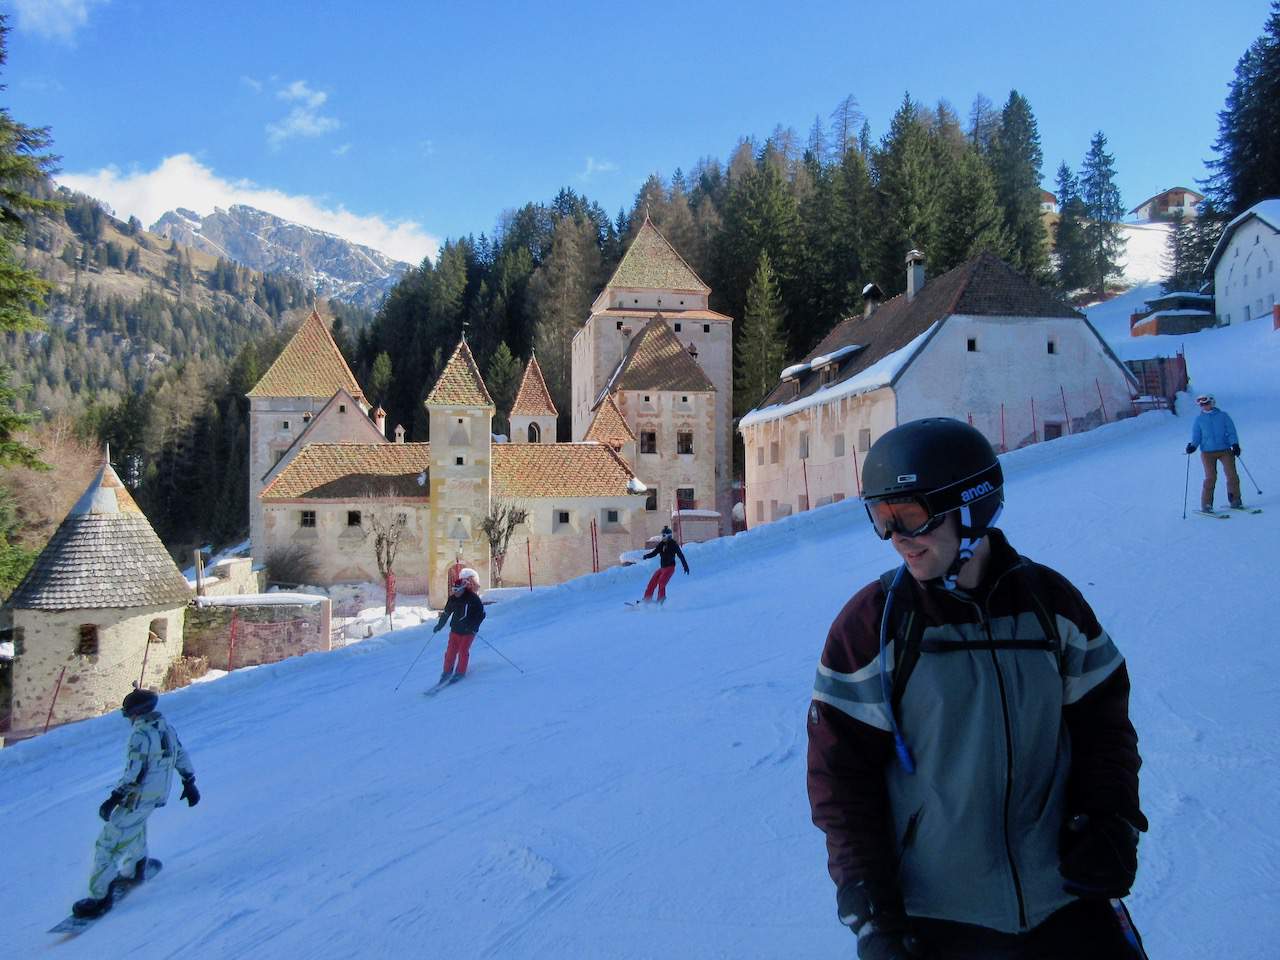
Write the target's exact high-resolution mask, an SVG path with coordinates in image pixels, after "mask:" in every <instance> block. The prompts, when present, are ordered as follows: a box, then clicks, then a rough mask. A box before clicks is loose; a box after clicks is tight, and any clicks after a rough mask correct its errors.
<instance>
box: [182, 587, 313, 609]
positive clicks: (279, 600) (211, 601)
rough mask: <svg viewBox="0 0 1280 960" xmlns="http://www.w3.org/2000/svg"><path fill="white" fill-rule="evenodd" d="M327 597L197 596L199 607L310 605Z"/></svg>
mask: <svg viewBox="0 0 1280 960" xmlns="http://www.w3.org/2000/svg"><path fill="white" fill-rule="evenodd" d="M326 599H327V598H326V597H318V596H316V595H314V594H311V593H287V592H285V591H280V592H279V593H233V594H229V595H228V596H225V597H196V606H197V607H304V606H306V607H309V606H313V605H315V604H318V603H323V602H324V601H325V600H326Z"/></svg>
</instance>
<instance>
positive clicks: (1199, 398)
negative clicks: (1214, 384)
mask: <svg viewBox="0 0 1280 960" xmlns="http://www.w3.org/2000/svg"><path fill="white" fill-rule="evenodd" d="M1215 402H1216V401H1215V400H1214V399H1213V394H1212V393H1201V394H1197V395H1196V403H1215Z"/></svg>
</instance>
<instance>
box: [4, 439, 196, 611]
mask: <svg viewBox="0 0 1280 960" xmlns="http://www.w3.org/2000/svg"><path fill="white" fill-rule="evenodd" d="M191 593H192V590H191V587H190V585H189V584H188V583H187V580H186V578H185V577H183V575H182V574H181V573H180V572H179V570H178V567H177V565H176V564H175V563H174V562H173V560H172V559H171V558H170V557H169V554H168V551H166V550H165V548H164V544H163V543H161V542H160V538H159V537H157V536H156V532H155V531H154V530H153V529H151V524H150V523H148V522H147V518H146V516H145V515H144V514H143V513H142V511H141V510H139V509H138V505H137V503H135V502H134V499H133V497H131V496H130V495H129V491H128V490H127V489H126V488H125V486H124V484H123V483H121V482H120V478H119V477H118V476H117V475H116V472H115V471H114V470H113V469H111V465H110V464H109V463H103V465H102V469H101V470H99V471H98V475H97V476H96V477H95V478H94V480H93V482H92V483H90V484H89V486H88V488H86V490H85V492H84V494H83V495H82V496H81V497H80V499H79V500H78V501H77V502H76V505H75V506H74V507H72V508H71V511H70V512H69V513H68V514H67V516H66V518H65V519H64V520H63V521H62V523H61V525H59V527H58V529H57V530H56V531H55V532H54V534H53V537H52V538H51V539H50V540H49V542H48V544H47V545H46V546H45V548H44V550H43V551H42V552H41V553H40V556H39V557H38V558H37V559H36V562H35V565H34V566H32V568H31V570H30V571H29V572H28V573H27V576H26V577H25V578H24V579H23V581H22V583H20V584H19V585H18V588H17V589H16V590H14V591H13V595H12V596H10V597H9V600H8V605H9V606H10V607H14V608H16V609H20V610H99V609H108V610H119V609H128V608H132V607H160V606H171V605H177V604H184V603H186V602H187V601H188V600H189V599H190V598H191Z"/></svg>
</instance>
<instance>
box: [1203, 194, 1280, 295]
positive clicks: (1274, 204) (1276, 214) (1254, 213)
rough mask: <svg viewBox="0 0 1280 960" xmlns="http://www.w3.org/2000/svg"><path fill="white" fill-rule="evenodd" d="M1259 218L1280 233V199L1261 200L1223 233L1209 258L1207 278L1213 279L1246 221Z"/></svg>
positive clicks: (1231, 223) (1233, 221) (1230, 224)
mask: <svg viewBox="0 0 1280 960" xmlns="http://www.w3.org/2000/svg"><path fill="white" fill-rule="evenodd" d="M1252 217H1257V218H1258V219H1259V220H1261V221H1262V222H1263V223H1265V224H1266V225H1267V226H1269V227H1270V228H1271V229H1272V230H1274V231H1276V233H1280V197H1272V198H1271V199H1269V200H1259V201H1258V202H1257V203H1255V204H1254V205H1253V206H1252V207H1250V208H1249V209H1248V210H1246V211H1245V212H1244V213H1242V214H1240V216H1238V217H1236V218H1235V219H1234V220H1232V221H1231V222H1230V223H1228V224H1227V225H1226V227H1225V228H1224V229H1223V231H1222V236H1220V237H1219V238H1218V243H1217V246H1215V247H1214V248H1213V254H1212V255H1211V256H1210V257H1209V264H1208V266H1206V267H1205V268H1204V273H1205V276H1206V277H1207V278H1209V279H1213V271H1214V270H1215V269H1216V268H1217V266H1218V261H1219V260H1220V259H1221V258H1222V255H1223V254H1224V253H1225V252H1226V250H1227V245H1228V244H1229V243H1230V242H1231V237H1232V235H1233V234H1235V232H1236V228H1237V227H1239V226H1240V225H1241V224H1242V223H1244V222H1245V221H1246V220H1249V219H1250V218H1252Z"/></svg>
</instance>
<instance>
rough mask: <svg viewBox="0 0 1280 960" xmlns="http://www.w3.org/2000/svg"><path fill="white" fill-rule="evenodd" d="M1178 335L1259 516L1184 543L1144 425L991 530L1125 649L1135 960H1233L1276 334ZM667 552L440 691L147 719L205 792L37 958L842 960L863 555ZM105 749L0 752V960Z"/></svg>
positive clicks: (1278, 425) (777, 540) (100, 732)
mask: <svg viewBox="0 0 1280 960" xmlns="http://www.w3.org/2000/svg"><path fill="white" fill-rule="evenodd" d="M1176 340H1177V343H1176V344H1172V345H1171V346H1173V347H1176V346H1177V345H1178V344H1181V345H1183V346H1184V347H1185V349H1186V352H1187V357H1188V362H1189V364H1190V367H1191V372H1192V376H1193V377H1194V378H1195V382H1196V384H1197V385H1198V388H1199V389H1212V390H1213V391H1214V392H1216V393H1217V395H1218V398H1219V401H1220V403H1221V405H1222V406H1223V408H1224V409H1225V410H1227V411H1228V412H1229V413H1230V414H1231V415H1232V416H1233V417H1234V418H1235V420H1236V423H1237V425H1238V426H1239V428H1240V432H1241V440H1242V445H1243V447H1244V453H1245V461H1244V462H1245V463H1246V464H1247V465H1248V466H1249V468H1250V469H1251V470H1252V471H1253V475H1254V476H1255V477H1256V478H1257V481H1258V482H1259V483H1260V484H1261V486H1262V489H1263V490H1264V491H1267V492H1266V493H1265V494H1264V495H1262V496H1258V495H1257V494H1255V492H1254V490H1255V487H1254V485H1253V484H1252V483H1250V482H1249V480H1248V478H1247V477H1243V478H1242V479H1243V480H1244V484H1245V488H1244V489H1245V498H1246V501H1249V502H1256V503H1259V504H1261V505H1263V506H1265V507H1266V509H1267V512H1265V513H1263V514H1262V515H1259V516H1245V515H1233V516H1232V518H1231V519H1230V520H1227V521H1213V520H1203V519H1195V518H1191V519H1185V520H1184V519H1182V503H1183V490H1184V483H1185V482H1186V476H1187V474H1186V467H1187V465H1188V458H1187V457H1185V456H1184V455H1183V453H1182V449H1183V445H1184V444H1185V443H1186V440H1187V437H1188V435H1189V432H1190V426H1191V423H1190V419H1189V417H1187V416H1183V417H1174V416H1172V415H1170V414H1168V413H1151V414H1146V415H1144V416H1142V417H1140V418H1137V419H1133V420H1128V421H1125V422H1122V423H1118V424H1114V425H1110V426H1107V427H1104V428H1102V429H1100V430H1096V431H1094V432H1091V433H1088V434H1082V435H1079V436H1074V437H1066V438H1063V439H1060V440H1055V441H1053V442H1051V443H1045V444H1041V445H1039V446H1036V447H1033V448H1029V449H1026V450H1022V451H1017V452H1014V453H1012V454H1009V455H1008V456H1006V457H1005V458H1004V463H1005V468H1006V472H1007V478H1008V480H1007V483H1008V487H1007V493H1008V506H1007V509H1006V512H1005V516H1004V520H1003V523H1002V526H1003V527H1004V529H1005V530H1006V532H1007V533H1008V534H1009V536H1010V539H1011V541H1012V542H1013V544H1014V545H1015V546H1016V547H1017V548H1018V549H1019V550H1021V551H1022V552H1024V553H1026V554H1028V555H1030V556H1032V557H1034V558H1037V559H1040V560H1042V561H1044V562H1047V563H1049V564H1051V565H1053V566H1055V567H1057V568H1058V569H1060V570H1062V571H1063V572H1064V573H1065V574H1066V575H1067V576H1069V577H1070V578H1071V579H1072V580H1073V581H1074V582H1075V583H1076V584H1077V585H1078V586H1079V587H1080V588H1081V590H1082V591H1083V592H1084V594H1085V596H1086V597H1087V598H1088V600H1089V601H1090V602H1091V603H1092V604H1093V606H1094V608H1095V609H1096V611H1097V613H1098V615H1099V618H1100V619H1101V621H1102V622H1103V623H1104V624H1105V625H1106V626H1107V628H1108V629H1109V630H1110V631H1111V633H1112V635H1113V636H1114V637H1115V638H1116V641H1117V643H1118V644H1119V645H1120V647H1121V649H1122V650H1123V651H1124V653H1125V654H1126V656H1127V657H1128V661H1129V669H1130V671H1131V674H1132V680H1133V706H1132V711H1133V717H1134V721H1135V724H1136V726H1137V729H1138V732H1139V735H1140V737H1141V750H1142V754H1143V757H1144V760H1145V767H1144V769H1143V775H1142V794H1143V804H1144V807H1145V809H1146V812H1147V814H1148V816H1149V817H1150V820H1151V832H1150V833H1149V834H1147V835H1146V836H1145V837H1144V839H1143V843H1142V848H1141V853H1140V856H1141V869H1140V872H1139V877H1138V883H1137V886H1136V889H1135V891H1134V894H1133V896H1132V897H1131V898H1130V901H1129V902H1130V905H1131V908H1132V911H1133V914H1134V916H1135V918H1136V920H1137V922H1138V924H1139V926H1140V927H1141V929H1142V930H1143V931H1144V933H1145V936H1146V939H1147V943H1148V948H1149V951H1150V954H1151V956H1152V957H1157V958H1160V960H1192V958H1196V960H1200V958H1203V957H1206V956H1213V957H1231V958H1233V960H1251V958H1252V960H1262V958H1273V957H1275V956H1276V949H1277V948H1276V944H1277V942H1280V904H1278V903H1277V899H1278V898H1277V891H1278V890H1280V840H1278V836H1280V827H1277V819H1276V816H1275V804H1276V798H1277V796H1280V790H1278V787H1280V763H1278V761H1280V756H1278V754H1280V747H1277V743H1276V740H1277V731H1280V707H1278V706H1277V704H1280V679H1278V678H1280V644H1277V643H1276V629H1275V626H1274V618H1275V616H1276V613H1275V587H1276V583H1277V575H1276V567H1277V559H1278V552H1280V550H1278V548H1277V546H1276V544H1277V542H1278V541H1280V498H1277V497H1276V496H1275V488H1276V484H1277V482H1280V377H1277V376H1276V370H1277V366H1280V332H1273V331H1272V330H1271V329H1270V328H1269V326H1268V325H1264V324H1263V323H1261V322H1254V323H1252V324H1246V325H1243V326H1238V327H1235V328H1231V329H1225V330H1215V331H1209V332H1205V333H1200V334H1196V335H1194V336H1188V337H1180V338H1176ZM1158 345H1159V344H1158V343H1157V342H1156V341H1154V340H1151V339H1148V341H1147V343H1146V344H1145V345H1144V346H1143V347H1142V351H1141V352H1143V353H1146V354H1148V355H1149V354H1150V353H1151V352H1153V348H1154V347H1156V346H1158ZM1191 466H1192V468H1193V472H1192V473H1191V486H1192V491H1191V498H1192V501H1191V504H1192V505H1193V506H1194V498H1195V496H1196V491H1195V484H1196V482H1197V481H1196V472H1197V471H1198V464H1196V463H1193V464H1191ZM1224 496H1225V494H1224V492H1223V490H1222V487H1221V485H1220V486H1219V502H1221V501H1222V499H1223V498H1224ZM688 558H689V563H690V565H691V567H692V571H693V572H692V575H691V576H688V577H685V576H683V575H682V574H677V575H676V578H675V579H674V580H673V582H672V585H671V599H670V600H669V601H668V603H667V605H666V607H665V608H663V609H658V610H638V611H633V610H630V609H627V608H625V607H624V606H623V603H622V601H623V600H626V599H633V598H635V597H637V596H638V595H639V593H640V591H641V590H642V586H643V583H644V580H645V578H646V577H647V576H648V573H649V570H648V567H647V565H646V566H645V567H644V568H628V569H615V570H611V571H608V572H606V573H603V574H600V575H597V576H594V577H588V578H583V579H580V580H577V581H574V582H571V583H568V584H565V585H563V586H561V587H559V588H555V589H551V590H547V591H543V592H539V593H537V594H534V595H530V596H529V597H527V598H521V599H504V600H503V601H502V602H500V603H497V604H495V605H493V606H492V607H490V613H489V618H488V620H486V622H485V625H484V630H483V632H482V634H481V637H482V638H483V639H481V640H478V641H477V642H476V644H475V647H474V650H473V659H472V664H473V667H472V672H471V675H470V676H469V677H468V678H467V679H466V680H465V681H464V682H463V683H461V684H459V685H457V686H454V687H450V688H448V689H446V690H444V691H443V692H442V693H440V694H439V695H438V696H436V697H434V698H431V699H426V698H424V697H422V696H421V695H420V691H421V690H423V689H424V688H426V687H427V686H429V685H430V684H431V683H432V682H433V681H434V680H435V678H436V674H437V671H438V670H439V664H440V657H441V654H442V653H443V643H442V640H443V637H442V636H437V637H435V638H434V639H432V635H431V633H430V631H429V629H428V628H427V627H416V628H412V629H407V630H399V631H396V632H393V633H389V634H386V635H384V636H381V637H375V638H372V639H370V640H368V641H365V642H362V643H359V644H356V645H353V646H351V647H348V648H345V649H343V650H340V651H336V652H333V653H330V654H323V655H312V656H307V657H303V658H300V659H295V660H291V661H286V662H283V663H280V664H276V665H273V666H268V667H260V668H257V669H251V670H241V671H236V672H235V673H233V674H231V675H229V676H226V677H224V678H222V679H220V680H217V681H215V682H212V683H206V684H200V685H196V686H193V687H189V688H187V689H184V690H181V691H178V692H175V693H173V694H169V695H166V696H164V697H163V698H162V700H161V706H162V709H163V710H164V712H165V713H166V715H167V716H168V717H169V718H170V719H171V720H172V721H173V723H174V724H175V725H176V727H177V729H178V730H179V731H180V732H181V735H182V737H183V740H184V742H185V744H186V746H187V747H188V749H189V751H190V753H191V756H192V759H193V761H194V763H195V766H196V770H197V773H198V782H199V785H200V789H201V791H202V793H203V800H202V801H201V803H200V805H199V806H198V807H195V808H193V809H188V808H187V807H186V805H185V804H179V803H178V802H177V800H176V797H175V799H174V800H173V801H171V802H170V805H169V806H168V807H166V808H164V809H162V810H160V811H158V812H157V813H156V815H155V816H153V817H152V819H151V827H150V846H151V853H152V854H153V855H154V856H158V857H160V858H161V859H162V860H164V862H165V870H164V872H163V874H161V875H160V876H159V877H158V878H157V879H156V881H155V882H154V883H153V884H151V885H150V886H149V887H147V888H144V889H142V890H140V891H138V892H137V893H135V894H134V895H133V896H131V897H129V898H128V900H126V901H125V902H124V903H122V904H121V906H120V907H119V909H117V910H116V911H114V912H112V913H111V914H109V915H107V916H106V917H105V918H103V919H102V920H101V921H100V922H99V923H98V924H97V925H96V926H94V927H93V928H92V929H90V930H89V931H88V932H87V933H85V934H84V935H83V936H81V937H79V938H78V939H75V940H71V941H68V942H66V943H65V944H61V945H59V946H58V947H57V956H59V957H60V958H63V960H72V958H92V960H102V958H116V957H121V958H122V957H129V958H130V960H142V958H170V957H172V958H182V960H193V958H199V960H232V958H253V960H296V958H302V957H305V958H309V960H320V958H350V957H363V958H402V957H406V956H415V957H450V958H454V957H456V958H472V957H474V958H482V957H503V958H543V957H560V958H571V957H605V958H673V957H690V958H796V957H805V958H832V960H836V958H840V960H847V958H850V957H852V956H853V951H854V944H853V938H852V937H851V936H850V935H849V933H848V932H847V931H845V930H844V929H843V928H842V927H840V926H839V925H838V923H837V922H836V919H835V910H834V897H833V891H832V888H831V884H830V881H829V880H828V878H827V876H826V871H825V852H824V848H823V842H822V837H821V835H820V834H819V832H818V831H817V830H816V829H815V828H814V827H813V826H812V825H811V824H810V822H809V812H808V803H807V799H806V796H805V787H804V773H805V728H804V723H805V711H806V708H807V705H808V699H809V691H810V687H811V682H812V677H813V673H814V665H815V662H816V660H817V657H818V653H819V651H820V649H821V646H822V641H823V638H824V636H825V632H826V629H827V626H828V624H829V622H830V620H831V619H832V617H833V616H834V614H835V613H836V611H837V610H838V609H839V608H840V606H841V605H842V604H843V603H844V602H845V600H846V599H847V598H848V596H849V595H850V594H851V593H853V592H854V591H855V590H856V589H857V588H858V587H860V586H861V585H862V584H864V583H865V582H867V581H868V580H870V579H871V578H872V577H874V576H876V575H877V574H878V573H879V572H881V571H882V570H884V569H887V568H889V567H891V566H892V565H893V560H894V558H893V555H892V553H891V549H890V548H889V547H888V546H887V545H886V544H883V543H881V542H880V541H878V540H876V539H875V537H874V536H872V535H871V533H870V531H869V529H868V524H867V522H866V520H865V516H864V514H863V511H862V509H861V507H860V506H859V505H858V504H857V503H856V502H846V503H842V504H835V505H832V506H829V507H824V508H821V509H818V510H814V511H811V512H808V513H804V514H800V515H797V516H795V517H792V518H789V519H787V520H784V521H781V522H779V523H775V524H772V525H768V526H765V527H762V528H761V529H759V530H755V531H752V532H750V533H747V534H744V535H740V536H738V537H734V538H732V539H724V540H719V541H714V542H712V543H707V544H701V545H693V546H690V547H689V548H688ZM486 640H487V641H491V642H492V643H493V644H495V645H497V646H498V647H499V648H500V649H501V651H502V652H503V653H504V654H505V655H506V656H508V657H510V658H511V659H512V660H513V661H514V662H515V663H516V664H518V665H519V668H520V670H521V671H522V672H517V670H516V669H515V668H513V667H512V666H510V665H508V664H507V663H506V662H504V661H503V660H502V659H501V658H500V657H499V656H498V655H497V654H496V653H495V652H494V651H493V650H492V649H491V648H490V647H488V646H486V643H485V641H486ZM424 644H425V645H426V653H425V654H423V655H422V658H421V660H419V661H418V663H417V665H416V667H414V668H413V671H412V672H411V673H410V675H409V679H408V680H407V681H406V682H405V683H404V685H403V686H401V688H400V689H399V691H396V690H395V687H396V684H397V682H398V681H399V680H400V679H401V677H402V676H403V675H404V674H405V672H406V670H408V669H409V667H410V665H411V664H412V663H413V662H414V660H415V658H416V657H418V655H419V653H420V651H422V649H423V646H424ZM126 735H127V728H126V725H125V722H124V721H123V720H122V719H121V718H120V717H119V716H118V715H109V716H105V717H101V718H98V719H95V720H90V721H86V722H83V723H78V724H73V725H70V726H67V727H63V728H60V729H58V730H55V731H53V732H51V733H49V734H48V735H47V736H44V737H40V738H37V739H35V740H33V741H29V742H26V743H23V744H19V745H17V746H15V747H13V748H11V749H6V750H4V751H0V823H3V825H4V831H5V839H4V851H5V853H4V861H3V862H4V869H3V870H2V871H0V904H3V923H0V957H6V958H8V957H14V958H28V957H35V956H40V955H44V951H45V950H46V949H48V948H49V947H50V944H51V943H52V942H53V941H54V939H55V938H53V937H51V936H49V935H48V934H46V933H45V931H46V930H47V929H48V928H49V927H50V926H52V925H53V924H54V923H55V922H57V921H58V920H60V919H61V918H62V917H63V916H64V915H65V914H66V912H67V910H68V908H69V906H70V904H71V902H72V901H73V900H74V899H76V898H77V897H80V896H83V895H84V893H85V882H86V876H87V872H88V868H89V863H90V856H91V848H92V844H93V840H94V837H95V836H96V834H97V830H98V826H99V821H98V820H97V816H96V811H97V807H98V804H99V803H100V802H101V801H102V800H103V799H104V798H105V797H106V795H107V793H108V791H109V790H110V788H111V786H112V785H113V783H114V782H115V779H116V778H117V777H118V776H119V773H120V770H121V765H122V761H123V750H124V744H125V740H126Z"/></svg>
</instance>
